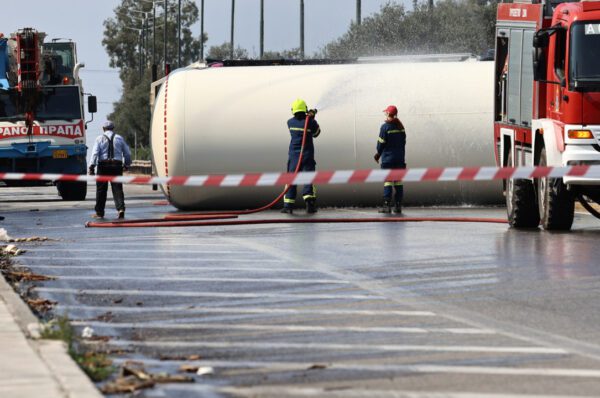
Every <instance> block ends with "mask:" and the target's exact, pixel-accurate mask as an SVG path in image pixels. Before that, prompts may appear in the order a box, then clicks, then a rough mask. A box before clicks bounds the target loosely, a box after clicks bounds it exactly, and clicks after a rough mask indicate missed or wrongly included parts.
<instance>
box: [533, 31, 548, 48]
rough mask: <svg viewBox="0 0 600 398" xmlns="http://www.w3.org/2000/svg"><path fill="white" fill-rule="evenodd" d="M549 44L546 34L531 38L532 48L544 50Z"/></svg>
mask: <svg viewBox="0 0 600 398" xmlns="http://www.w3.org/2000/svg"><path fill="white" fill-rule="evenodd" d="M549 43H550V36H549V35H548V34H547V33H546V32H543V33H541V34H539V33H538V34H536V35H535V36H533V48H546V47H548V44H549Z"/></svg>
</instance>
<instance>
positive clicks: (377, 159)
mask: <svg viewBox="0 0 600 398" xmlns="http://www.w3.org/2000/svg"><path fill="white" fill-rule="evenodd" d="M379 158H381V155H380V154H379V152H378V153H376V154H375V156H373V159H375V163H379Z"/></svg>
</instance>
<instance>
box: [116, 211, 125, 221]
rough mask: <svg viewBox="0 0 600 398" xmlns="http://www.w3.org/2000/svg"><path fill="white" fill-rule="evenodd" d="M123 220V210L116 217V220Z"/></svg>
mask: <svg viewBox="0 0 600 398" xmlns="http://www.w3.org/2000/svg"><path fill="white" fill-rule="evenodd" d="M124 218H125V210H121V211H119V216H118V219H119V220H122V219H124Z"/></svg>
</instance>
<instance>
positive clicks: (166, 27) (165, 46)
mask: <svg viewBox="0 0 600 398" xmlns="http://www.w3.org/2000/svg"><path fill="white" fill-rule="evenodd" d="M168 7H169V4H168V0H165V24H164V25H165V26H164V27H163V30H164V48H163V50H164V55H163V56H164V64H165V75H168V74H169V63H168V62H167V53H168V51H167V30H168V25H167V14H168V12H169V9H168Z"/></svg>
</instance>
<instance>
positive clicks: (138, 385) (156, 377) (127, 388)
mask: <svg viewBox="0 0 600 398" xmlns="http://www.w3.org/2000/svg"><path fill="white" fill-rule="evenodd" d="M193 382H194V378H192V377H190V376H183V375H171V374H168V373H157V374H153V373H148V372H147V371H146V370H145V369H144V364H143V363H140V362H136V361H127V362H125V363H124V364H123V365H122V366H121V372H120V375H119V377H117V378H116V379H115V380H114V381H111V382H108V383H106V384H105V385H104V386H102V388H101V389H100V390H101V391H102V393H104V394H124V393H133V392H135V391H138V390H142V389H147V388H152V387H154V386H155V384H158V383H193Z"/></svg>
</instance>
